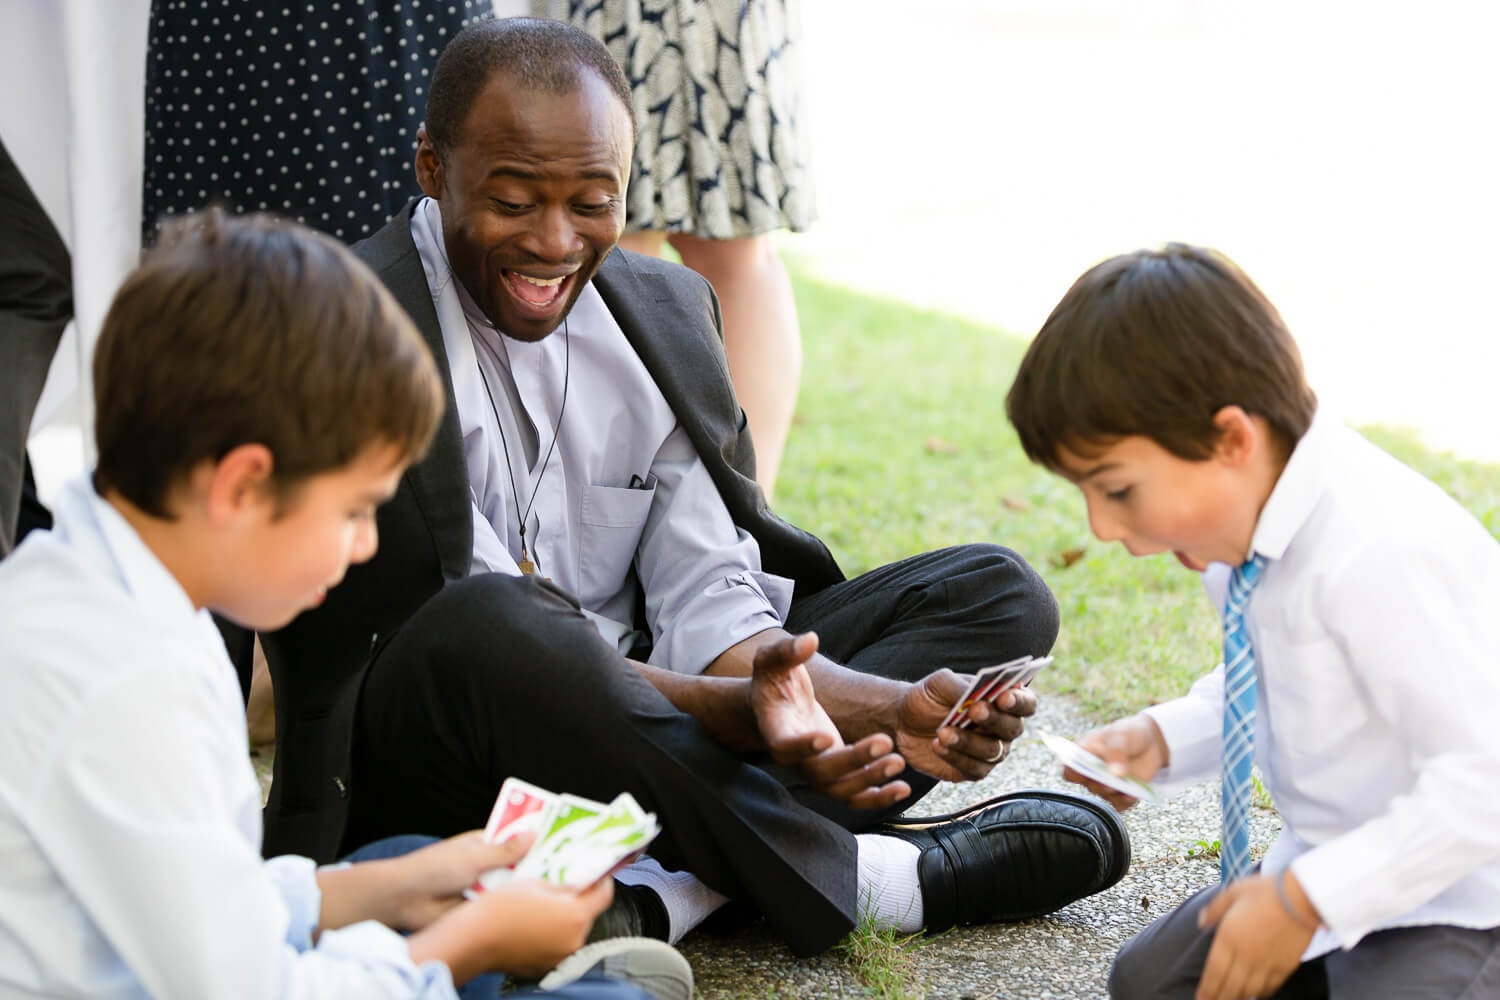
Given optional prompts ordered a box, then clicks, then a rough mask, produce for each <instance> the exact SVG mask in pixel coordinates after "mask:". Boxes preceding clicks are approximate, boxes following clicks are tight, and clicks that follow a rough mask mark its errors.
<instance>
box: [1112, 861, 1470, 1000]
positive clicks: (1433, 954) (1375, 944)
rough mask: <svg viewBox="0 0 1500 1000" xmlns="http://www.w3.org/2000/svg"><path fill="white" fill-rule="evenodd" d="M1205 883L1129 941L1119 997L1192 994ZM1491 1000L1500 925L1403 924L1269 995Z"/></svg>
mask: <svg viewBox="0 0 1500 1000" xmlns="http://www.w3.org/2000/svg"><path fill="white" fill-rule="evenodd" d="M1217 891H1218V886H1212V887H1210V888H1208V889H1204V890H1202V891H1201V892H1199V893H1198V894H1197V895H1195V896H1193V897H1192V898H1191V899H1189V900H1188V901H1187V902H1185V903H1183V904H1182V905H1181V906H1179V907H1178V908H1177V909H1175V910H1173V911H1172V912H1171V913H1169V914H1167V915H1166V916H1164V917H1162V918H1161V919H1160V920H1158V921H1156V922H1155V923H1153V924H1152V925H1151V926H1149V927H1147V928H1146V929H1145V930H1143V931H1141V932H1140V933H1139V934H1137V935H1136V936H1135V937H1133V938H1131V939H1130V940H1129V941H1127V942H1126V943H1125V946H1124V947H1123V948H1121V949H1120V954H1119V955H1118V956H1116V958H1115V964H1114V968H1112V969H1111V970H1110V974H1109V995H1110V996H1111V997H1113V998H1114V1000H1146V998H1151V1000H1179V998H1180V1000H1192V997H1193V994H1194V992H1195V991H1196V990H1197V988H1198V980H1199V978H1200V977H1201V976H1202V975H1203V966H1204V964H1205V963H1206V962H1207V961H1208V949H1209V946H1210V945H1211V944H1212V943H1213V932H1212V931H1211V930H1209V931H1202V930H1199V929H1198V911H1199V910H1201V909H1203V908H1204V907H1205V906H1207V905H1208V903H1209V901H1210V900H1212V899H1213V895H1214V893H1215V892H1217ZM1317 997H1328V998H1330V1000H1494V998H1496V997H1500V927H1497V928H1492V929H1490V930H1469V929H1467V928H1463V927H1446V926H1432V927H1400V928H1394V929H1392V930H1385V931H1376V932H1375V933H1374V934H1370V935H1369V936H1367V937H1365V938H1364V939H1363V940H1362V941H1360V942H1359V944H1357V945H1355V946H1354V947H1353V948H1352V949H1350V950H1349V951H1336V952H1332V953H1330V954H1328V955H1325V956H1323V957H1322V958H1321V959H1316V960H1314V961H1312V962H1305V963H1303V965H1302V967H1301V968H1299V969H1298V970H1297V971H1296V972H1295V973H1293V974H1292V976H1291V978H1290V979H1288V980H1287V982H1286V983H1285V984H1284V985H1283V986H1282V988H1281V989H1280V990H1278V991H1277V992H1276V994H1275V997H1274V998H1267V1000H1304V998H1306V1000H1312V998H1317Z"/></svg>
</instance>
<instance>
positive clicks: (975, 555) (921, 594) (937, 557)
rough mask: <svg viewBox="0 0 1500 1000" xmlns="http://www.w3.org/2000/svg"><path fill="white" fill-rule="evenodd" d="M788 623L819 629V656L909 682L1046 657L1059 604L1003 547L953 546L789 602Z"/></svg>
mask: <svg viewBox="0 0 1500 1000" xmlns="http://www.w3.org/2000/svg"><path fill="white" fill-rule="evenodd" d="M786 627H787V629H788V630H789V631H792V632H802V631H806V630H807V629H812V630H814V631H816V632H817V633H818V637H819V643H820V647H819V648H821V649H822V651H823V652H824V654H826V655H827V656H829V657H830V658H832V659H834V660H836V661H838V662H839V663H843V664H846V665H848V666H850V667H852V668H853V669H855V670H860V671H863V672H864V673H869V674H877V675H879V676H881V677H891V678H895V679H898V680H904V681H915V680H920V679H921V678H923V677H926V676H927V675H928V674H930V673H932V672H933V671H934V670H938V669H940V668H942V667H949V668H951V669H953V670H957V671H959V672H960V673H968V672H973V671H975V670H978V669H979V668H980V667H985V666H988V665H990V664H992V663H1002V662H1004V661H1006V660H1013V659H1015V658H1016V657H1018V656H1024V655H1027V654H1030V655H1032V656H1041V655H1043V654H1045V653H1046V652H1047V651H1048V650H1050V649H1051V648H1052V643H1053V642H1055V641H1056V639H1057V601H1056V600H1055V599H1054V598H1053V596H1052V591H1050V590H1049V589H1048V588H1047V584H1046V583H1045V582H1043V580H1042V578H1041V576H1040V575H1038V574H1037V572H1036V570H1034V569H1032V568H1031V565H1030V564H1029V563H1027V562H1026V560H1024V559H1022V558H1021V557H1020V556H1019V555H1017V554H1016V553H1014V552H1012V551H1011V550H1010V549H1007V548H1003V547H1002V546H999V545H977V544H976V545H956V546H953V547H951V548H946V549H938V550H936V551H934V552H924V553H922V554H920V555H915V556H911V557H909V558H906V559H901V560H899V561H897V562H894V563H891V564H890V565H888V566H881V567H880V568H878V569H873V570H870V571H869V572H868V573H862V574H860V575H859V576H857V577H855V578H854V579H852V580H845V581H844V582H843V583H836V584H834V585H833V586H831V587H827V588H825V589H823V590H820V591H818V592H817V593H815V594H811V595H809V596H807V597H804V598H800V599H799V598H794V599H793V600H792V608H791V612H790V614H788V615H787V624H786Z"/></svg>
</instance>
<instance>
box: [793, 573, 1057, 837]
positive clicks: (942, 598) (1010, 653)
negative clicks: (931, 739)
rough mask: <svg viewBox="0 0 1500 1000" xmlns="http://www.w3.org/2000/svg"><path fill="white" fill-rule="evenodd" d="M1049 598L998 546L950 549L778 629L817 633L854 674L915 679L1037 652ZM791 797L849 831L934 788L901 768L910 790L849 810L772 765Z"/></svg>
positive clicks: (1048, 617)
mask: <svg viewBox="0 0 1500 1000" xmlns="http://www.w3.org/2000/svg"><path fill="white" fill-rule="evenodd" d="M1057 624H1058V616H1057V601H1056V600H1055V599H1054V598H1053V596H1052V591H1051V590H1049V589H1048V588H1047V584H1046V583H1045V582H1043V580H1042V578H1041V576H1040V575H1038V574H1037V572H1036V570H1034V569H1032V567H1031V565H1030V564H1028V563H1027V562H1026V560H1024V559H1022V558H1021V557H1020V556H1019V555H1017V554H1016V553H1015V552H1012V551H1011V550H1010V549H1007V548H1003V547H1001V546H999V545H982V544H975V545H957V546H953V547H951V548H946V549H938V550H936V551H934V552H924V553H922V554H920V555H915V556H911V557H909V558H906V559H902V560H899V561H897V562H894V563H891V564H890V565H888V566H881V567H879V568H878V569H873V570H870V571H869V572H868V573H862V574H860V575H859V576H857V577H855V578H854V579H852V580H846V581H844V582H843V583H837V584H834V585H833V586H831V587H828V588H826V589H824V590H821V591H819V592H817V593H815V594H811V595H809V596H807V597H805V598H801V599H797V598H794V599H793V601H792V608H791V612H790V614H788V616H787V623H786V627H787V630H788V631H791V632H804V631H807V630H809V629H811V630H812V631H815V632H817V633H818V642H819V649H820V650H822V652H823V653H824V654H825V655H826V656H828V657H829V658H831V659H833V660H835V661H837V662H839V663H843V664H845V665H847V666H849V667H851V668H852V669H854V670H859V671H862V672H864V673H870V674H876V675H878V676H880V677H889V678H893V679H896V680H903V681H917V680H920V679H922V678H923V677H926V676H927V675H928V674H930V673H932V672H933V671H934V670H939V669H942V668H943V667H948V668H950V669H952V670H956V671H958V672H959V673H972V672H974V671H976V670H978V669H980V668H981V667H986V666H989V665H990V664H992V663H1003V662H1005V661H1006V660H1013V659H1015V658H1017V657H1019V656H1025V655H1028V654H1029V655H1032V656H1041V655H1043V654H1045V653H1046V652H1047V651H1048V650H1050V649H1051V648H1052V643H1053V642H1054V641H1055V640H1056V639H1057ZM776 773H777V775H778V777H780V778H781V779H782V780H783V781H785V782H786V783H787V785H788V787H789V788H790V789H791V791H792V793H793V795H794V796H795V797H796V798H797V799H798V801H800V802H802V803H803V804H804V805H806V806H807V807H808V808H810V809H814V810H816V811H817V812H819V813H821V814H822V815H824V816H826V817H828V818H829V819H832V820H833V821H834V822H836V823H838V824H839V825H841V826H843V827H845V828H846V829H850V830H864V829H868V828H869V827H871V826H873V825H875V824H877V823H879V822H881V821H882V820H885V819H888V818H889V817H891V816H893V815H896V814H899V813H902V812H905V811H906V810H907V809H909V808H911V807H912V806H913V805H914V804H916V802H917V801H918V800H920V799H921V798H922V796H924V795H926V794H927V793H928V792H930V791H931V790H932V789H933V788H934V787H935V786H936V785H937V781H936V779H934V778H932V777H930V776H929V775H926V774H923V773H922V772H920V771H916V770H913V769H911V768H908V769H907V770H906V772H905V773H904V774H902V776H901V777H902V780H904V781H906V782H907V783H908V784H909V785H911V787H912V794H911V796H910V797H909V798H908V799H906V800H905V801H903V802H899V803H897V804H896V805H895V806H893V807H891V808H889V809H885V810H880V811H868V810H864V811H860V810H853V809H849V808H847V807H845V806H843V805H841V804H839V803H837V802H833V801H832V800H830V799H827V798H825V797H824V796H821V795H819V794H818V793H816V792H814V791H812V790H811V789H810V788H808V787H807V785H806V783H805V782H803V781H801V779H800V778H798V777H797V776H796V775H794V774H791V773H789V772H784V771H778V772H776Z"/></svg>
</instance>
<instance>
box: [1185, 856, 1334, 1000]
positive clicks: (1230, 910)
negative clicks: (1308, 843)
mask: <svg viewBox="0 0 1500 1000" xmlns="http://www.w3.org/2000/svg"><path fill="white" fill-rule="evenodd" d="M1286 888H1287V891H1288V895H1289V897H1293V899H1294V903H1293V905H1297V906H1299V907H1302V908H1303V909H1304V910H1306V911H1311V909H1312V907H1311V904H1310V903H1308V902H1307V901H1306V897H1305V896H1303V895H1302V893H1301V889H1300V887H1296V886H1295V878H1294V876H1293V875H1292V874H1291V873H1290V872H1288V873H1287V875H1286ZM1294 892H1295V896H1293V894H1294ZM1304 915H1305V916H1306V917H1307V922H1306V923H1304V922H1301V921H1298V920H1296V919H1294V918H1293V917H1292V916H1291V914H1289V913H1287V911H1286V909H1285V908H1284V907H1283V906H1282V905H1281V900H1279V899H1277V898H1276V883H1275V882H1274V881H1273V879H1272V878H1271V877H1270V876H1265V875H1249V876H1246V877H1245V878H1240V879H1236V880H1235V881H1233V882H1231V883H1230V884H1229V885H1227V886H1225V887H1224V888H1222V889H1220V890H1219V894H1218V895H1217V896H1215V897H1214V899H1213V901H1212V902H1211V903H1209V904H1208V906H1206V907H1204V908H1203V910H1202V912H1201V913H1199V915H1198V926H1200V927H1202V928H1204V929H1207V928H1210V927H1215V926H1217V927H1218V931H1217V932H1216V933H1215V934H1214V943H1213V945H1212V946H1211V947H1210V948H1209V951H1208V961H1207V962H1206V963H1205V964H1204V966H1203V978H1202V979H1200V980H1199V981H1198V992H1197V994H1196V1000H1245V998H1248V997H1268V996H1270V995H1271V994H1273V993H1275V992H1276V990H1277V989H1278V988H1279V987H1280V986H1281V984H1282V983H1284V982H1285V981H1286V978H1287V977H1288V976H1290V975H1291V974H1292V973H1293V972H1295V971H1296V970H1297V966H1298V965H1300V964H1301V963H1302V953H1303V952H1304V951H1306V950H1307V943H1308V942H1309V941H1311V940H1312V936H1313V930H1314V929H1315V928H1316V926H1317V918H1316V917H1315V916H1312V914H1311V912H1307V913H1305V914H1304Z"/></svg>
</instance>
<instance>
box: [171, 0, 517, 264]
mask: <svg viewBox="0 0 1500 1000" xmlns="http://www.w3.org/2000/svg"><path fill="white" fill-rule="evenodd" d="M493 14H494V6H493V4H492V3H491V2H490V0H442V2H438V0H382V2H373V0H342V2H340V0H304V2H302V3H296V4H287V5H285V6H283V5H280V4H272V5H268V6H264V7H263V6H261V5H258V4H250V5H247V4H243V3H239V2H237V0H154V2H153V3H152V5H151V28H150V39H149V42H148V44H147V57H146V163H145V166H146V171H145V183H144V190H143V194H144V212H143V217H144V230H145V234H146V241H147V242H148V243H149V242H150V241H151V238H152V235H151V234H152V232H153V231H154V229H155V227H156V223H157V221H158V220H160V219H161V218H162V217H164V216H167V215H172V214H180V213H183V212H187V211H191V210H193V209H198V208H202V207H204V206H205V205H208V204H209V203H211V202H219V203H222V204H224V205H225V206H227V207H229V208H231V209H233V210H234V211H235V212H251V211H261V212H274V213H277V214H280V215H285V216H288V217H290V218H293V219H296V220H297V221H298V222H302V223H304V224H306V225H308V226H311V227H312V228H314V229H317V230H319V231H321V232H324V233H327V234H328V235H330V236H334V237H337V238H338V239H340V240H343V241H344V242H345V243H354V242H357V241H358V240H361V239H363V238H364V237H366V236H368V235H369V234H370V233H373V232H374V231H375V230H377V229H379V228H380V227H381V226H383V225H384V224H385V222H386V220H387V219H389V218H390V217H391V215H393V214H394V213H395V212H396V210H397V209H399V208H400V207H401V206H402V205H404V204H406V202H407V201H408V200H409V199H410V198H411V197H412V196H413V195H415V194H417V191H416V188H415V182H414V181H413V180H412V172H411V150H412V147H413V146H414V145H415V144H416V135H417V127H418V126H419V125H421V123H422V109H423V107H424V106H425V105H426V103H427V78H428V75H429V74H430V73H431V72H432V67H433V65H434V64H435V63H436V62H437V57H438V53H439V52H441V51H442V49H443V46H444V45H446V44H447V42H448V39H449V38H451V37H452V36H453V35H454V34H456V33H457V32H458V31H459V29H461V28H463V27H464V26H465V25H467V24H470V23H472V22H474V21H478V20H483V19H485V18H488V17H491V16H493Z"/></svg>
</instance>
